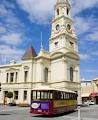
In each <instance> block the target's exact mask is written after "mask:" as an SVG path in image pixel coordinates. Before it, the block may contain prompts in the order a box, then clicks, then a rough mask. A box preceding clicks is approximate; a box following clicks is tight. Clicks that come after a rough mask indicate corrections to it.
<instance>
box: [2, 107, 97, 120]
mask: <svg viewBox="0 0 98 120" xmlns="http://www.w3.org/2000/svg"><path fill="white" fill-rule="evenodd" d="M81 118H82V120H98V106H97V105H92V106H89V107H82V108H81ZM0 120H78V112H77V111H75V112H72V113H67V114H63V115H59V116H52V117H47V116H42V115H34V114H30V113H29V108H28V107H17V106H16V107H9V106H0Z"/></svg>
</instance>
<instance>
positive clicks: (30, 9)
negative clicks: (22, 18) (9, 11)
mask: <svg viewBox="0 0 98 120" xmlns="http://www.w3.org/2000/svg"><path fill="white" fill-rule="evenodd" d="M17 2H18V4H19V5H20V7H21V8H22V9H23V10H25V11H26V12H27V13H28V17H29V19H30V20H31V21H36V23H42V22H43V24H45V23H47V22H48V20H49V18H50V17H51V15H52V14H53V6H54V3H55V0H17Z"/></svg>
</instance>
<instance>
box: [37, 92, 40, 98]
mask: <svg viewBox="0 0 98 120" xmlns="http://www.w3.org/2000/svg"><path fill="white" fill-rule="evenodd" d="M37 99H40V92H39V91H38V92H37Z"/></svg>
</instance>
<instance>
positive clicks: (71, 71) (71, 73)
mask: <svg viewBox="0 0 98 120" xmlns="http://www.w3.org/2000/svg"><path fill="white" fill-rule="evenodd" d="M73 72H74V70H73V68H72V67H70V80H71V81H73Z"/></svg>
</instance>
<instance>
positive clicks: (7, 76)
mask: <svg viewBox="0 0 98 120" xmlns="http://www.w3.org/2000/svg"><path fill="white" fill-rule="evenodd" d="M8 78H9V73H7V74H6V83H8Z"/></svg>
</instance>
